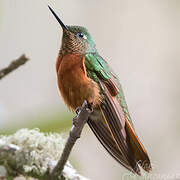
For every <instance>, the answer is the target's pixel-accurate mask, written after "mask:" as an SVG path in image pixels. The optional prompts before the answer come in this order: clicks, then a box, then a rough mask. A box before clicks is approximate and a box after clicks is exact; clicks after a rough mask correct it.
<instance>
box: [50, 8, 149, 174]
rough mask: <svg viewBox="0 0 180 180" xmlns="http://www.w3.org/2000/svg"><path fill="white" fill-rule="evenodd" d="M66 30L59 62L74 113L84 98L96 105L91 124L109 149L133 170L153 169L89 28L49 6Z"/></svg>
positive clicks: (63, 91) (59, 78) (60, 81)
mask: <svg viewBox="0 0 180 180" xmlns="http://www.w3.org/2000/svg"><path fill="white" fill-rule="evenodd" d="M48 7H49V9H50V11H51V12H52V14H53V15H54V16H55V18H56V20H57V21H58V22H59V24H60V26H61V28H62V30H63V36H62V43H61V48H60V51H59V54H58V57H57V61H56V72H57V83H58V87H59V90H60V94H61V96H62V98H63V100H64V102H65V104H66V105H67V106H68V107H69V109H70V110H72V111H73V112H75V111H76V109H77V107H80V106H81V105H82V104H83V102H84V100H86V101H87V102H88V103H90V104H91V105H92V107H93V113H92V114H91V115H90V117H89V119H88V122H87V123H88V125H89V127H90V129H91V130H92V131H93V133H94V134H95V136H96V137H97V139H98V140H99V141H100V143H101V144H102V146H103V147H104V148H105V149H106V150H107V152H108V153H109V154H110V155H111V156H112V157H113V158H114V159H115V160H116V161H117V162H118V163H120V164H121V165H122V166H124V167H125V168H127V169H128V170H129V171H131V172H133V173H135V174H138V175H141V170H140V167H142V168H143V169H144V170H145V171H147V172H149V171H150V170H151V162H150V159H149V157H148V154H147V152H146V150H145V148H144V146H143V145H142V143H141V141H140V140H139V138H138V136H137V135H136V132H135V129H134V125H133V123H132V120H131V117H130V114H129V111H128V107H127V104H126V101H125V97H124V94H123V90H122V87H121V84H120V81H119V79H118V76H117V75H116V73H115V72H114V71H113V70H112V68H111V67H110V66H109V64H108V63H107V61H105V60H104V59H103V58H102V57H101V56H100V54H99V53H98V51H97V49H96V46H95V43H94V41H93V39H92V36H91V35H90V33H89V32H88V30H87V29H86V28H85V27H82V26H69V25H65V24H64V23H63V22H62V20H61V19H60V18H59V17H58V15H57V14H56V13H55V12H54V10H53V9H52V8H51V7H50V6H48Z"/></svg>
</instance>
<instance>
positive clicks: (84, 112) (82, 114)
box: [51, 101, 92, 180]
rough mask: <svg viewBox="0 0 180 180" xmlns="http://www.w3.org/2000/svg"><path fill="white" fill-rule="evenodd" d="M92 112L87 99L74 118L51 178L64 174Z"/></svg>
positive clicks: (53, 179) (57, 177)
mask: <svg viewBox="0 0 180 180" xmlns="http://www.w3.org/2000/svg"><path fill="white" fill-rule="evenodd" d="M91 113H92V109H91V107H89V104H88V103H87V101H84V103H83V105H82V107H81V109H80V111H79V112H78V114H77V116H76V117H75V118H74V119H73V124H74V125H73V127H72V128H71V130H70V133H69V137H68V139H67V141H66V144H65V147H64V149H63V153H62V155H61V158H60V160H59V161H58V163H57V165H56V166H55V168H54V169H53V171H52V174H51V179H52V180H55V179H59V176H60V175H61V174H62V171H63V169H64V166H65V164H66V162H67V159H68V157H69V155H70V153H71V150H72V148H73V146H74V144H75V142H76V140H77V139H78V138H80V135H81V132H82V129H83V127H84V125H85V124H86V122H87V120H88V117H89V115H90V114H91Z"/></svg>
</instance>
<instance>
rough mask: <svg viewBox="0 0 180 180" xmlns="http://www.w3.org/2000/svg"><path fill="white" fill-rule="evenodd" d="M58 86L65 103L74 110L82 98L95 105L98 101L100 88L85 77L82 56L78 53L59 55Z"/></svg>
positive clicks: (57, 65)
mask: <svg viewBox="0 0 180 180" xmlns="http://www.w3.org/2000/svg"><path fill="white" fill-rule="evenodd" d="M56 68H57V79H58V86H59V90H60V92H61V95H62V97H63V99H64V101H65V103H66V104H67V105H68V106H69V108H70V109H72V110H75V109H76V108H77V107H79V106H81V105H82V104H83V102H84V100H87V101H88V102H89V103H92V104H93V106H94V107H96V106H97V105H98V104H99V103H100V101H101V98H100V89H99V86H98V84H97V83H96V82H94V81H93V80H92V79H90V78H88V77H87V74H86V68H85V65H84V57H83V56H82V55H79V54H66V55H64V56H60V57H58V59H57V63H56Z"/></svg>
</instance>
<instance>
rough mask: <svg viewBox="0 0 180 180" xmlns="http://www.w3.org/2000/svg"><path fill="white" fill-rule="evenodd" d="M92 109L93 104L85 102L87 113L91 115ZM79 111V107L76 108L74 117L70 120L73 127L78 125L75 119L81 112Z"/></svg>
mask: <svg viewBox="0 0 180 180" xmlns="http://www.w3.org/2000/svg"><path fill="white" fill-rule="evenodd" d="M92 107H93V103H89V102H87V108H88V111H89V113H91V112H92V111H93V108H92ZM81 110H82V107H81V106H79V107H77V108H76V110H75V112H76V116H75V117H74V118H73V119H72V121H73V125H74V126H77V125H78V121H77V117H78V115H79V113H80V112H81Z"/></svg>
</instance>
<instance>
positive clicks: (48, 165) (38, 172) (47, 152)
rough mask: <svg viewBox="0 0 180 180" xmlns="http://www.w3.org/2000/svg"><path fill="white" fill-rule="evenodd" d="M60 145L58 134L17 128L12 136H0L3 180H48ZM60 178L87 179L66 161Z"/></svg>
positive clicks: (59, 153) (62, 146) (68, 179)
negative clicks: (22, 179) (24, 179)
mask: <svg viewBox="0 0 180 180" xmlns="http://www.w3.org/2000/svg"><path fill="white" fill-rule="evenodd" d="M64 144H65V140H64V139H63V138H62V136H61V135H60V134H55V133H53V134H52V133H49V134H44V133H41V132H40V131H39V130H38V129H33V130H28V129H21V130H19V131H17V132H16V133H15V134H13V135H10V136H1V137H0V165H2V166H4V167H5V169H6V178H7V179H10V177H11V178H15V177H18V176H19V175H23V176H24V177H33V178H37V179H39V180H49V179H50V174H51V172H52V170H53V169H54V168H55V166H56V164H57V161H58V160H59V159H60V156H61V154H62V151H63V149H64ZM58 179H59V178H58ZM60 179H63V180H88V179H87V178H85V177H82V176H81V175H79V174H78V173H77V172H76V170H75V169H74V168H73V167H72V166H71V165H70V163H69V162H67V163H66V165H65V166H64V169H63V171H62V174H61V176H60ZM54 180H56V179H54Z"/></svg>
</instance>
